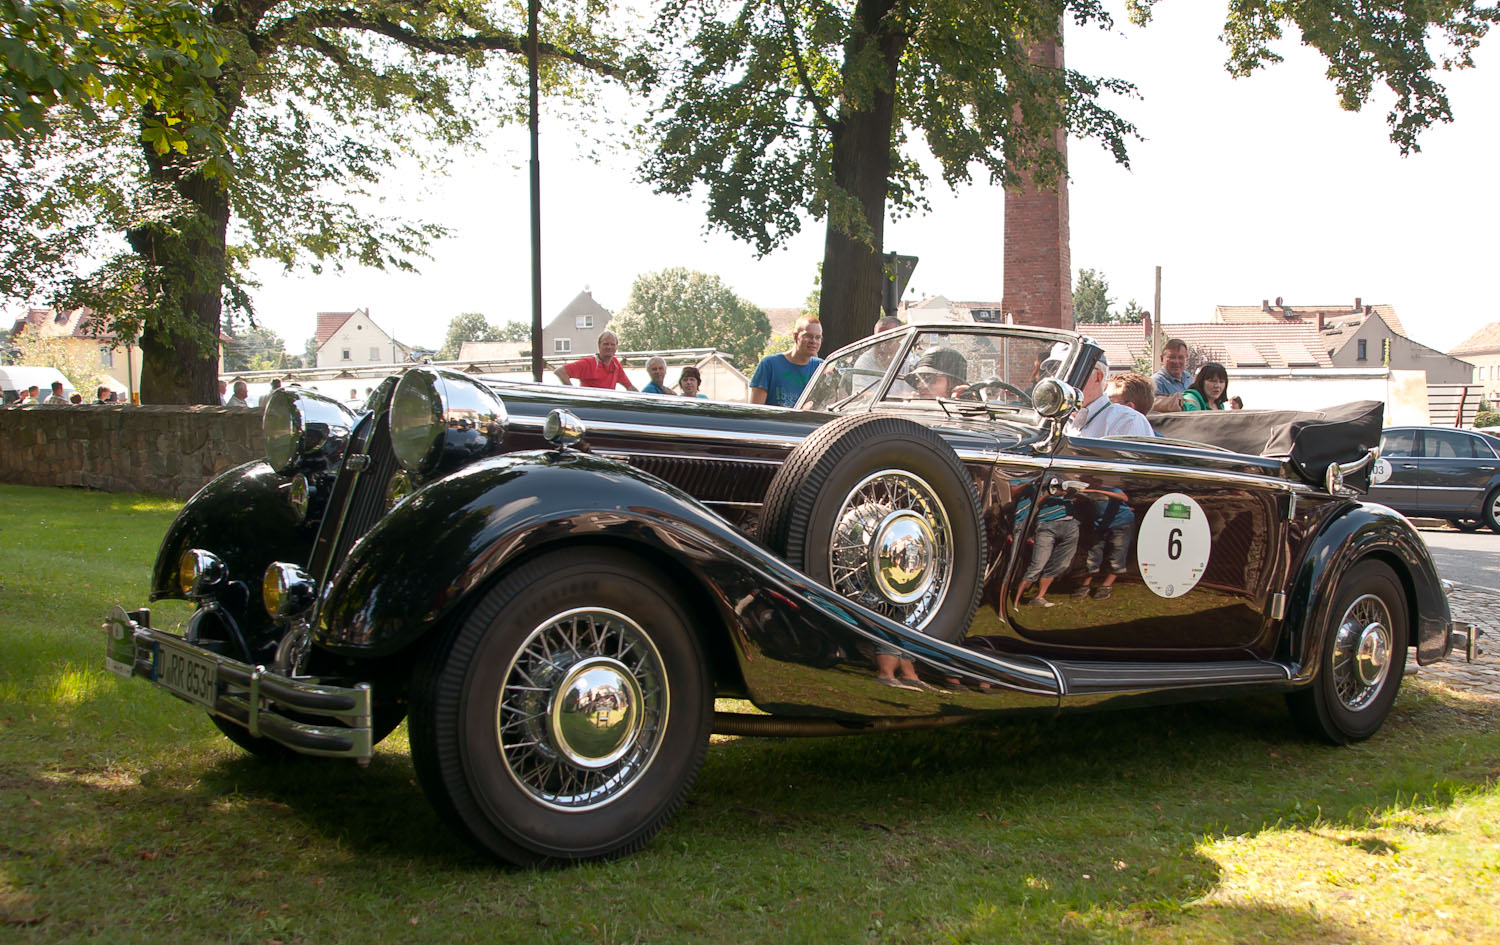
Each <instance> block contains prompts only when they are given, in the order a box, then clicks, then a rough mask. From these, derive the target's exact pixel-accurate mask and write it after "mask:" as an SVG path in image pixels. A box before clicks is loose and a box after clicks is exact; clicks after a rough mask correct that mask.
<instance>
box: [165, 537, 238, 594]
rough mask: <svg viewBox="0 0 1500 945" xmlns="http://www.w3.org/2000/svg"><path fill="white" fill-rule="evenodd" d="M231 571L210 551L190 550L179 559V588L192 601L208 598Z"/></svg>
mask: <svg viewBox="0 0 1500 945" xmlns="http://www.w3.org/2000/svg"><path fill="white" fill-rule="evenodd" d="M228 573H229V569H228V568H227V567H225V566H224V562H223V561H221V560H220V559H219V556H218V555H216V554H214V553H213V552H210V551H203V550H201V549H198V548H189V549H188V550H187V551H184V552H183V553H182V557H180V558H178V559H177V586H178V587H179V588H181V590H182V593H183V596H184V597H187V598H188V599H190V600H197V599H199V598H200V597H207V596H208V595H209V593H210V592H211V591H212V590H213V589H214V588H215V587H217V586H219V585H220V584H221V583H223V581H224V577H225V575H226V574H228Z"/></svg>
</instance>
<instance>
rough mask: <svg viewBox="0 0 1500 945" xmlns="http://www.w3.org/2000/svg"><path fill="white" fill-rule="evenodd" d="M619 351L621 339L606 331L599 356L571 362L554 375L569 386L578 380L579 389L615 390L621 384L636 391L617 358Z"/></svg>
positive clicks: (601, 338)
mask: <svg viewBox="0 0 1500 945" xmlns="http://www.w3.org/2000/svg"><path fill="white" fill-rule="evenodd" d="M619 349H620V339H619V338H617V337H616V336H615V333H614V332H612V331H609V330H608V329H606V330H604V331H601V332H600V333H599V353H598V354H593V355H590V356H588V357H586V358H579V359H578V360H577V361H570V362H568V363H567V364H564V365H563V366H562V367H560V368H558V369H557V370H556V371H555V372H553V373H555V374H556V375H557V379H558V380H560V381H562V382H563V383H564V384H568V385H571V384H572V383H573V381H575V380H576V381H578V386H579V387H598V388H601V389H603V390H614V389H615V385H616V384H620V385H623V386H624V388H625V389H626V390H635V385H634V384H632V383H630V378H628V377H626V376H625V365H624V364H622V363H621V362H620V359H619V358H617V357H615V352H616V351H618V350H619Z"/></svg>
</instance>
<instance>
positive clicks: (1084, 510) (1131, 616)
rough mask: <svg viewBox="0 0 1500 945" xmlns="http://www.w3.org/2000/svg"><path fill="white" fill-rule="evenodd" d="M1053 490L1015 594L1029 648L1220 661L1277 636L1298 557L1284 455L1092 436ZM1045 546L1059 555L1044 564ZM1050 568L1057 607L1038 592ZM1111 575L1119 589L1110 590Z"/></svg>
mask: <svg viewBox="0 0 1500 945" xmlns="http://www.w3.org/2000/svg"><path fill="white" fill-rule="evenodd" d="M1041 494H1042V495H1043V496H1044V498H1043V499H1042V500H1041V501H1040V502H1039V504H1038V506H1037V508H1036V509H1035V510H1033V511H1032V513H1031V514H1030V515H1029V516H1028V520H1027V522H1026V524H1025V526H1024V527H1025V528H1026V530H1027V535H1028V537H1029V539H1030V540H1029V542H1026V543H1020V544H1021V547H1020V548H1019V551H1018V553H1017V554H1016V556H1015V560H1014V562H1013V563H1012V565H1011V580H1010V582H1009V586H1010V590H1009V592H1008V594H1007V599H1006V600H1005V602H1004V603H1005V612H1006V615H1007V617H1008V620H1009V623H1010V625H1011V627H1012V628H1013V632H1014V633H1015V634H1016V635H1017V637H1018V638H1019V640H1020V641H1021V642H1023V643H1024V644H1025V645H1026V648H1028V649H1031V650H1033V651H1035V652H1042V653H1049V654H1052V655H1057V656H1065V657H1066V656H1077V657H1079V658H1120V657H1124V658H1157V659H1219V658H1240V657H1243V656H1244V655H1245V654H1246V653H1247V652H1259V651H1262V650H1263V649H1264V647H1265V646H1266V645H1267V640H1268V635H1267V632H1266V631H1267V627H1268V626H1269V621H1268V618H1267V613H1268V611H1269V610H1270V608H1271V606H1272V595H1273V594H1274V593H1275V592H1277V591H1280V590H1281V589H1282V587H1283V585H1284V583H1285V574H1284V571H1285V568H1286V560H1287V554H1286V550H1285V544H1286V541H1287V538H1286V535H1287V531H1286V530H1287V513H1288V511H1289V503H1288V498H1289V491H1288V489H1287V488H1286V483H1285V481H1284V480H1283V479H1281V478H1280V473H1279V466H1278V464H1277V463H1275V462H1274V461H1270V460H1258V459H1257V458H1254V457H1246V456H1242V455H1240V454H1234V453H1227V452H1223V451H1211V450H1207V449H1195V448H1192V447H1188V446H1184V445H1181V444H1169V443H1165V442H1158V441H1142V440H1118V439H1111V440H1095V439H1086V438H1081V437H1080V438H1073V439H1070V440H1069V441H1067V442H1066V443H1065V444H1064V446H1063V448H1062V449H1061V450H1060V451H1059V452H1058V453H1057V454H1056V455H1055V457H1054V460H1053V463H1052V466H1051V467H1050V468H1049V469H1048V470H1047V472H1046V474H1045V475H1044V477H1043V480H1042V482H1041ZM1049 507H1050V508H1051V509H1052V514H1051V515H1050V517H1049V514H1048V508H1049ZM1073 536H1076V538H1075V537H1073ZM1070 541H1071V542H1072V547H1071V553H1069V548H1068V547H1067V546H1068V544H1069V542H1070ZM1060 547H1061V549H1062V550H1061V551H1059V548H1060ZM1042 553H1045V554H1046V555H1047V556H1048V560H1045V561H1041V562H1040V567H1039V566H1038V564H1039V562H1038V559H1039V556H1040V555H1041V554H1042ZM1060 554H1061V555H1063V556H1064V557H1065V558H1066V559H1067V560H1063V558H1059V557H1058V555H1060ZM1111 572H1114V577H1113V579H1112V581H1107V580H1106V578H1107V575H1109V574H1110V573H1111ZM1049 573H1050V574H1052V575H1053V577H1052V580H1051V581H1050V582H1048V583H1049V586H1048V589H1047V595H1046V596H1047V601H1048V602H1049V603H1051V604H1052V606H1050V607H1049V606H1045V605H1038V604H1035V603H1033V602H1032V601H1033V600H1034V599H1035V597H1036V593H1037V590H1038V587H1039V586H1040V583H1041V579H1042V578H1043V577H1045V576H1047V575H1048V574H1049ZM1028 579H1029V580H1028ZM1106 583H1108V585H1109V592H1108V593H1107V594H1104V595H1099V594H1097V593H1096V589H1097V588H1098V587H1099V586H1100V585H1102V584H1106ZM1261 655H1264V653H1262V654H1261Z"/></svg>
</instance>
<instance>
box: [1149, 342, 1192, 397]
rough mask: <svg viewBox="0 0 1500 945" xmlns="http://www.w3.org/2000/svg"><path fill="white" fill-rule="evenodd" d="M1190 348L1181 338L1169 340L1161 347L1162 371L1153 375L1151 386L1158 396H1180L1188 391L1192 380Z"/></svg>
mask: <svg viewBox="0 0 1500 945" xmlns="http://www.w3.org/2000/svg"><path fill="white" fill-rule="evenodd" d="M1187 363H1188V347H1187V342H1186V341H1183V340H1182V339H1181V338H1169V339H1167V343H1166V344H1164V345H1162V347H1161V370H1160V371H1157V372H1156V373H1155V374H1153V375H1151V386H1152V389H1153V390H1155V391H1156V396H1158V397H1161V396H1163V395H1165V394H1180V393H1182V392H1183V391H1185V390H1187V389H1188V384H1190V383H1192V380H1193V379H1192V378H1191V377H1189V376H1188V372H1187Z"/></svg>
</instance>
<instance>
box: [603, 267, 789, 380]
mask: <svg viewBox="0 0 1500 945" xmlns="http://www.w3.org/2000/svg"><path fill="white" fill-rule="evenodd" d="M609 327H610V328H611V329H613V330H614V331H615V333H616V334H618V335H619V336H620V347H621V348H622V349H625V350H630V351H663V350H666V349H669V348H718V349H719V350H720V351H723V352H726V353H728V354H729V355H730V358H731V359H732V360H733V361H734V363H735V365H736V366H737V367H739V368H740V369H741V370H747V369H749V368H750V367H753V366H754V365H755V363H756V361H757V360H758V358H759V357H760V353H761V349H763V348H764V347H765V345H766V339H767V338H768V337H769V336H770V334H771V320H770V319H769V318H768V317H767V316H766V313H765V312H764V311H763V310H761V309H760V308H759V307H757V306H756V305H754V304H752V303H751V302H748V301H746V300H745V299H743V298H741V297H740V296H738V295H736V294H735V292H734V290H733V289H731V288H729V287H728V286H727V285H725V284H724V282H723V281H722V280H721V279H720V278H719V277H718V276H715V275H709V274H707V273H702V272H694V271H692V270H690V269H685V268H683V267H681V266H677V267H673V268H671V269H664V270H662V271H661V272H653V273H647V274H645V275H642V276H638V277H636V280H635V283H634V284H633V285H631V287H630V299H629V301H627V302H626V303H625V307H624V308H622V309H620V311H619V313H618V314H617V315H616V316H615V317H614V319H613V320H612V321H611V322H610V325H609Z"/></svg>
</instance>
